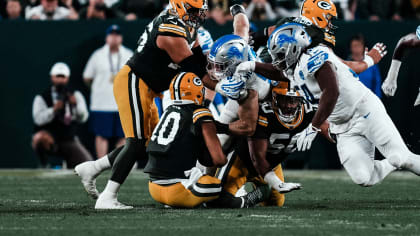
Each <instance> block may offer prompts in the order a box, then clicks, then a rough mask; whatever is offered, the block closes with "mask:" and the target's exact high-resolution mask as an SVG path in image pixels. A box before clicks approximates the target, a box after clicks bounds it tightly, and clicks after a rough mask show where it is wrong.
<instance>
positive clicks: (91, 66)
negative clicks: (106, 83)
mask: <svg viewBox="0 0 420 236" xmlns="http://www.w3.org/2000/svg"><path fill="white" fill-rule="evenodd" d="M95 55H96V53H93V54H92V55H91V56H90V58H89V60H88V62H87V64H86V67H85V70H84V71H83V79H84V80H86V79H93V78H94V77H95Z"/></svg>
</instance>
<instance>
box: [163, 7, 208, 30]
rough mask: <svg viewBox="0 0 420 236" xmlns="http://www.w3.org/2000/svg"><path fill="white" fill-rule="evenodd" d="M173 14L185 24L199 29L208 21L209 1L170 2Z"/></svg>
mask: <svg viewBox="0 0 420 236" xmlns="http://www.w3.org/2000/svg"><path fill="white" fill-rule="evenodd" d="M169 3H170V4H171V12H172V13H174V14H176V15H177V16H178V17H179V19H181V20H182V21H183V22H184V23H185V24H187V25H188V26H190V27H193V28H198V27H200V26H201V25H202V24H203V23H204V20H205V19H206V12H207V10H208V6H207V0H169Z"/></svg>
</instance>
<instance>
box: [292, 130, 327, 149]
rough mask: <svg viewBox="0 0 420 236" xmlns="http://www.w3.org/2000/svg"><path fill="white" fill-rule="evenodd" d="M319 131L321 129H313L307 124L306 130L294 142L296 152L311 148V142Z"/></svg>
mask: <svg viewBox="0 0 420 236" xmlns="http://www.w3.org/2000/svg"><path fill="white" fill-rule="evenodd" d="M320 131H321V129H318V128H316V127H313V126H312V124H309V125H308V127H306V129H304V130H303V131H302V132H300V133H299V134H298V135H299V137H298V139H297V141H296V145H297V150H298V151H302V152H303V151H306V150H309V149H310V148H311V146H312V142H313V141H314V139H315V137H316V135H317V134H318V132H320Z"/></svg>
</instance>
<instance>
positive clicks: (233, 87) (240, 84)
mask: <svg viewBox="0 0 420 236" xmlns="http://www.w3.org/2000/svg"><path fill="white" fill-rule="evenodd" d="M244 90H245V82H244V81H243V80H242V79H241V78H240V76H230V77H227V78H224V79H222V80H221V81H220V82H219V83H217V85H216V88H215V91H216V92H218V93H220V94H222V95H223V96H225V97H228V98H230V99H233V100H240V99H241V97H243V96H244V95H243V91H244ZM241 93H242V94H241Z"/></svg>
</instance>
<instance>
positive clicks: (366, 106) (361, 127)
mask: <svg viewBox="0 0 420 236" xmlns="http://www.w3.org/2000/svg"><path fill="white" fill-rule="evenodd" d="M349 122H353V126H352V127H351V128H350V130H348V131H346V132H345V133H341V134H338V135H337V150H338V154H339V156H340V161H341V164H342V165H343V166H344V168H345V170H346V171H347V173H348V174H349V175H350V177H351V179H352V180H353V182H355V183H356V184H359V185H362V186H372V185H374V184H377V183H379V182H381V181H382V180H383V179H384V178H385V177H386V176H387V175H388V174H390V173H391V172H392V171H394V170H396V169H397V168H406V169H408V170H410V171H412V172H414V173H415V174H417V175H418V174H420V156H419V155H416V154H414V153H412V152H411V151H410V150H409V149H408V148H407V146H406V145H405V143H404V141H403V139H402V137H401V135H400V133H399V132H398V130H397V128H396V127H395V125H394V123H393V122H392V120H391V118H390V117H389V115H388V114H387V112H386V110H385V107H384V105H383V104H382V102H381V101H380V100H379V98H378V97H377V96H376V95H374V94H373V93H368V94H367V95H366V96H365V97H364V98H363V99H362V100H361V102H360V103H359V106H358V107H357V109H356V113H355V115H354V116H353V118H352V120H351V121H349ZM375 147H377V148H378V150H379V151H380V152H381V153H382V155H383V156H384V157H385V158H386V159H384V160H381V161H378V160H374V155H375Z"/></svg>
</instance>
